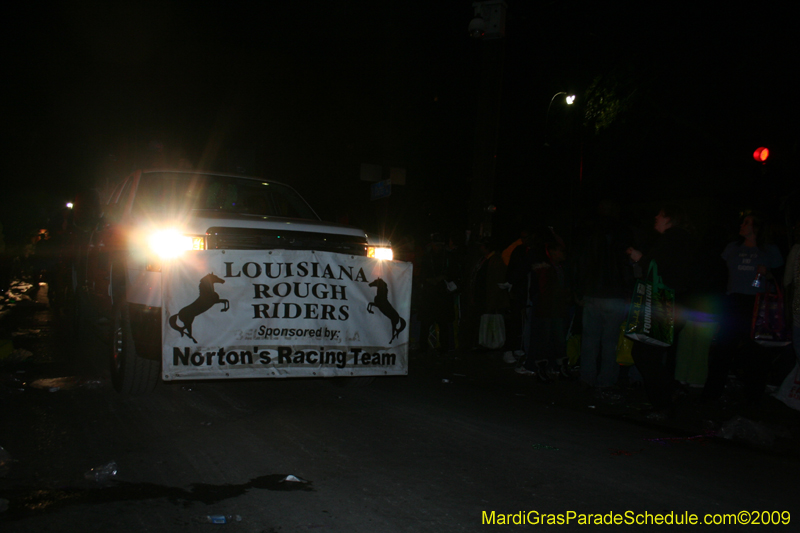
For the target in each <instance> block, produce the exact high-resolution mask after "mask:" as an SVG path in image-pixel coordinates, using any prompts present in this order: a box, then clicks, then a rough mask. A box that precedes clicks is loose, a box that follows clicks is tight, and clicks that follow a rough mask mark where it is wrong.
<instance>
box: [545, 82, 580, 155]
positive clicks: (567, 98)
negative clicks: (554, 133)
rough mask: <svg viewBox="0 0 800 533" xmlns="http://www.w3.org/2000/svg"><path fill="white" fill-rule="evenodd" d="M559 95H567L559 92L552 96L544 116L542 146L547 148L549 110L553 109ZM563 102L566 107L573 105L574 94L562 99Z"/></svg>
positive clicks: (564, 92)
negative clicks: (543, 140)
mask: <svg viewBox="0 0 800 533" xmlns="http://www.w3.org/2000/svg"><path fill="white" fill-rule="evenodd" d="M560 94H567V93H566V91H559V92H557V93H556V94H554V95H553V97H552V98H551V99H550V103H549V104H548V105H547V112H546V113H545V115H544V135H545V143H544V145H545V146H548V147H549V146H550V144H549V143H548V142H547V136H548V132H547V121H548V119H549V118H550V108H551V107H553V102H554V101H555V99H556V96H558V95H560ZM564 101H565V102H566V103H567V105H572V104H573V103H575V95H574V94H570V95H567V96H566V97H565V98H564Z"/></svg>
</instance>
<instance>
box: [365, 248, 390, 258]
mask: <svg viewBox="0 0 800 533" xmlns="http://www.w3.org/2000/svg"><path fill="white" fill-rule="evenodd" d="M367 257H374V258H375V259H380V260H383V261H391V260H392V259H394V253H393V252H392V249H391V248H387V247H383V246H369V247H368V248H367Z"/></svg>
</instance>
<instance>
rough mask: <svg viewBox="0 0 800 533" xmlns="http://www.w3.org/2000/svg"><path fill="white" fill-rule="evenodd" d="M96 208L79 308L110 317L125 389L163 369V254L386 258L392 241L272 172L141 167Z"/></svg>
mask: <svg viewBox="0 0 800 533" xmlns="http://www.w3.org/2000/svg"><path fill="white" fill-rule="evenodd" d="M101 211H102V216H101V217H100V220H99V222H98V224H97V226H96V228H95V229H94V231H92V232H90V234H88V238H87V242H85V243H84V245H83V246H82V247H81V250H80V253H79V258H78V260H76V261H75V268H74V270H73V279H74V281H75V283H74V285H75V287H76V294H77V298H76V300H77V302H79V304H78V313H81V312H85V311H86V310H87V308H86V306H87V305H89V306H92V309H93V310H94V311H96V312H97V313H98V315H97V316H101V317H106V319H107V320H108V321H109V323H110V324H112V325H113V327H112V347H111V351H110V361H111V376H112V381H113V384H114V387H115V388H116V389H117V390H118V391H120V392H122V393H126V394H140V393H145V392H148V391H150V390H152V389H153V387H154V386H155V385H156V384H157V383H158V382H159V381H161V379H160V377H163V376H161V372H162V370H161V363H162V353H163V350H162V348H163V345H162V329H163V328H162V324H164V320H163V318H162V272H161V271H162V263H163V262H164V261H169V260H171V258H174V257H175V256H177V255H180V254H182V253H185V252H186V251H189V250H195V251H203V250H205V251H209V250H248V251H251V252H252V253H253V254H259V253H261V254H266V253H268V252H266V251H267V250H273V251H274V250H290V251H298V250H306V251H309V253H311V252H312V251H313V252H323V253H324V252H333V253H335V254H347V255H348V256H366V257H370V256H374V257H377V258H380V259H391V248H387V247H373V246H370V244H369V242H368V239H367V236H366V235H365V233H364V232H363V231H361V230H359V229H356V228H353V227H349V226H344V225H339V224H331V223H326V222H323V221H321V220H320V218H319V217H318V216H317V214H316V213H315V212H314V211H313V209H311V207H310V206H309V205H308V204H307V203H306V201H305V200H304V199H303V198H302V197H301V196H300V195H299V194H298V193H297V192H296V191H295V190H294V189H292V188H291V187H289V186H288V185H285V184H283V183H279V182H276V181H272V180H265V179H259V178H253V177H246V176H240V175H234V174H221V173H210V172H198V171H184V170H140V171H136V172H134V173H132V174H131V175H130V176H128V177H127V178H125V179H124V180H123V181H122V182H120V183H119V185H118V186H117V187H116V188H115V189H114V191H113V193H112V194H111V196H110V197H109V199H108V201H107V203H106V204H105V205H104V206H102V207H101ZM259 251H264V252H259ZM387 254H388V255H387ZM195 286H196V285H195ZM370 313H372V311H371V310H370Z"/></svg>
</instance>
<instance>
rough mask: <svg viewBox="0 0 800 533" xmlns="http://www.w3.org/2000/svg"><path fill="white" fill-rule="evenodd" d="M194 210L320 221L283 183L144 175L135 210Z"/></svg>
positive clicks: (147, 211) (203, 176)
mask: <svg viewBox="0 0 800 533" xmlns="http://www.w3.org/2000/svg"><path fill="white" fill-rule="evenodd" d="M190 209H209V210H215V211H226V212H232V213H239V214H244V215H254V216H273V217H286V218H304V219H312V220H319V218H318V217H317V215H316V214H315V213H314V211H313V210H312V209H311V207H309V205H308V204H307V203H306V202H305V200H303V198H301V197H300V195H298V194H297V193H296V192H295V191H294V190H293V189H291V188H290V187H287V186H286V185H282V184H280V183H275V182H268V181H263V180H258V179H248V178H237V177H230V176H214V175H208V174H190V173H172V172H153V173H147V174H143V175H142V177H141V181H140V183H139V187H138V190H137V191H136V199H135V202H134V210H135V211H140V212H143V213H163V214H177V213H184V212H186V211H188V210H190Z"/></svg>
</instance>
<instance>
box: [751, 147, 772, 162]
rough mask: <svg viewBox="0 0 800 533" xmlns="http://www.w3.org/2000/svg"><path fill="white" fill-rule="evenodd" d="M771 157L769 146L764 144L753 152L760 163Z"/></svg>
mask: <svg viewBox="0 0 800 533" xmlns="http://www.w3.org/2000/svg"><path fill="white" fill-rule="evenodd" d="M768 157H769V148H764V147H763V146H762V147H760V148H759V149H757V150H756V151H755V152H753V159H755V160H756V161H758V162H759V163H763V162H765V161H766V160H767V158H768Z"/></svg>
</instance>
